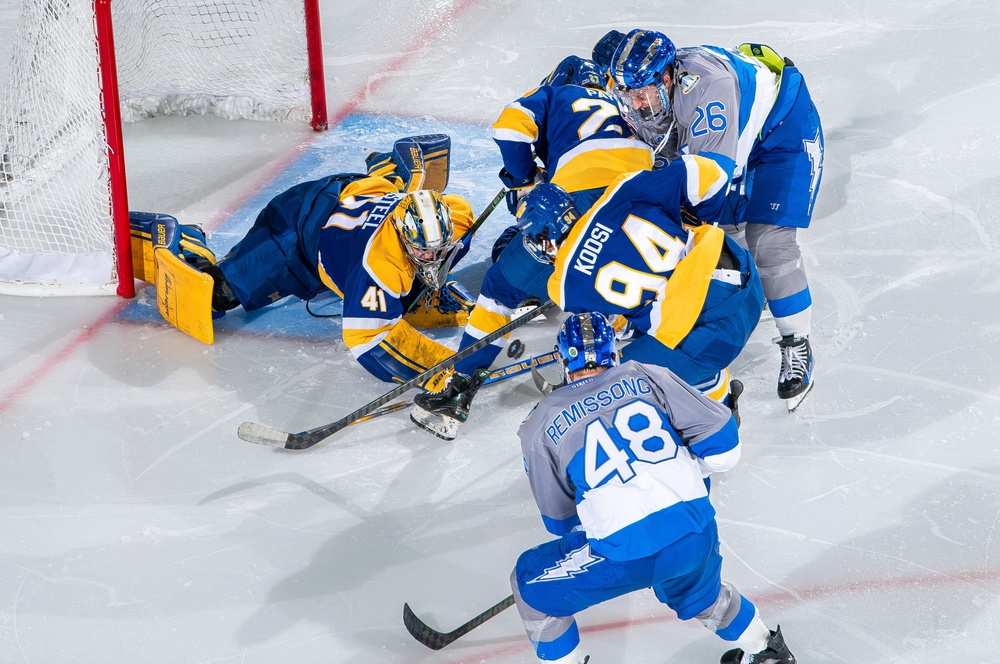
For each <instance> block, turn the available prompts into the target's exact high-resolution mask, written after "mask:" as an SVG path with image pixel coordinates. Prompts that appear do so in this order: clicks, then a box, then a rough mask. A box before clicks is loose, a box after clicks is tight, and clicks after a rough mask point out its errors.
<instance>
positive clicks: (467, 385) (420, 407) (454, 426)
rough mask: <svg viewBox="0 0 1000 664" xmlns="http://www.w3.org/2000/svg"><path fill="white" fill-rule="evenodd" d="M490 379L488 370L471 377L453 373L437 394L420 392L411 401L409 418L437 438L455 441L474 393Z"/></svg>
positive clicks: (467, 413)
mask: <svg viewBox="0 0 1000 664" xmlns="http://www.w3.org/2000/svg"><path fill="white" fill-rule="evenodd" d="M489 376H490V370H489V369H476V371H475V373H473V374H472V376H466V375H465V374H455V375H454V376H452V377H451V380H449V381H448V387H446V388H444V389H443V390H441V391H440V392H424V393H423V394H418V395H417V396H416V397H414V398H413V412H411V413H410V419H411V420H413V423H414V424H416V425H417V426H418V427H420V428H421V429H424V430H426V431H430V432H431V433H432V434H434V435H435V436H437V437H438V438H444V439H445V440H455V437H456V436H457V435H458V428H459V427H460V426H462V425H463V424H464V423H465V421H466V420H468V419H469V407H470V406H471V405H472V400H473V398H475V396H476V392H478V391H479V388H480V387H482V385H483V383H484V382H485V381H486V379H487V378H489Z"/></svg>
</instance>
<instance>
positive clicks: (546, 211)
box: [517, 182, 580, 262]
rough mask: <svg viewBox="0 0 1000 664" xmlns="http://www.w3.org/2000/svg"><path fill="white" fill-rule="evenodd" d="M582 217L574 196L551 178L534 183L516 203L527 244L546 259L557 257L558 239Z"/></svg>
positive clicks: (564, 235) (518, 222) (541, 258)
mask: <svg viewBox="0 0 1000 664" xmlns="http://www.w3.org/2000/svg"><path fill="white" fill-rule="evenodd" d="M579 218H580V213H579V212H578V211H577V209H576V203H574V202H573V197H572V196H570V195H569V194H568V193H566V190H565V189H563V188H562V187H560V186H559V185H557V184H552V183H550V182H543V183H542V184H539V185H537V186H535V188H534V189H532V190H531V192H530V193H529V194H528V195H527V196H525V197H524V198H522V199H521V202H520V203H519V204H518V206H517V227H518V228H519V229H520V230H521V233H522V234H523V235H524V241H525V244H526V247H527V248H528V249H529V250H531V251H532V253H533V254H534V255H535V257H536V258H538V259H540V260H545V261H546V262H552V261H554V252H555V250H556V249H558V246H556V245H557V243H559V242H561V241H562V240H563V238H565V237H566V236H567V235H568V234H569V230H570V228H572V227H573V224H574V223H576V220H577V219H579Z"/></svg>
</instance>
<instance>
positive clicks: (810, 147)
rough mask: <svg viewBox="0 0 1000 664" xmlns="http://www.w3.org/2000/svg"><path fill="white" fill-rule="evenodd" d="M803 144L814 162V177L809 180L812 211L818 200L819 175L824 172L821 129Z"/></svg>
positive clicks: (812, 162) (810, 207) (811, 161)
mask: <svg viewBox="0 0 1000 664" xmlns="http://www.w3.org/2000/svg"><path fill="white" fill-rule="evenodd" d="M802 146H803V147H804V148H805V150H806V155H807V156H808V157H809V162H810V164H812V179H811V180H810V181H809V198H810V201H809V211H810V212H812V206H813V203H815V202H816V185H817V184H818V183H819V176H820V175H821V174H822V173H823V142H822V141H821V140H820V137H819V129H817V130H816V137H815V138H813V139H812V140H811V141H806V140H803V141H802Z"/></svg>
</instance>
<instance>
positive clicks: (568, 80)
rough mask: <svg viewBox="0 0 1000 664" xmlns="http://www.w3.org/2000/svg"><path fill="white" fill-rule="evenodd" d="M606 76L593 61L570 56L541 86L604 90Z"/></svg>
mask: <svg viewBox="0 0 1000 664" xmlns="http://www.w3.org/2000/svg"><path fill="white" fill-rule="evenodd" d="M604 80H605V76H604V74H602V73H601V68H600V67H598V66H597V65H596V64H595V63H594V62H593V61H591V60H587V59H585V58H581V57H579V56H576V55H570V56H568V57H566V58H564V59H563V61H562V62H560V63H559V64H558V65H556V68H555V69H553V70H552V73H550V74H549V75H548V76H546V77H545V78H544V79H542V82H541V83H540V85H551V86H557V85H581V86H583V87H585V88H596V89H598V90H603V89H604Z"/></svg>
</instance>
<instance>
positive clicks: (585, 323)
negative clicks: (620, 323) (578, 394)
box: [556, 312, 617, 381]
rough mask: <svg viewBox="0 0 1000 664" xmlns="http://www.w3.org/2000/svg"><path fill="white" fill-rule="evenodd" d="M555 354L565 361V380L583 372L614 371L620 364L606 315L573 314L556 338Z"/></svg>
mask: <svg viewBox="0 0 1000 664" xmlns="http://www.w3.org/2000/svg"><path fill="white" fill-rule="evenodd" d="M556 350H558V351H559V354H560V355H561V356H562V358H563V372H564V373H565V375H566V380H567V381H569V380H570V374H571V373H573V372H576V371H582V370H583V369H596V368H599V367H605V368H608V367H613V366H615V364H617V352H616V350H617V348H616V344H615V330H614V328H613V327H611V323H609V322H608V319H607V318H605V317H604V315H603V314H600V313H597V312H593V313H586V314H573V315H572V316H570V317H569V318H567V319H566V320H565V321H564V322H563V324H562V327H561V328H559V332H558V334H557V335H556Z"/></svg>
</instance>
